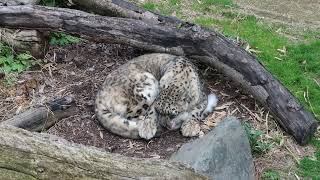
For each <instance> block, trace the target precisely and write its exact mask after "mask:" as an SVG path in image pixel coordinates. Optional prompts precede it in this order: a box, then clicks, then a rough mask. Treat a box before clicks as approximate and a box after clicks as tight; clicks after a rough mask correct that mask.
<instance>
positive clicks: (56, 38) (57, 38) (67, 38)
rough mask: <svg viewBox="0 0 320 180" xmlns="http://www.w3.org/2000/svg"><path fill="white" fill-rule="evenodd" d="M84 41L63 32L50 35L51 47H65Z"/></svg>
mask: <svg viewBox="0 0 320 180" xmlns="http://www.w3.org/2000/svg"><path fill="white" fill-rule="evenodd" d="M81 41H82V39H81V38H78V37H75V36H71V35H68V34H66V33H62V32H52V33H50V45H59V46H65V45H68V44H75V43H78V42H81Z"/></svg>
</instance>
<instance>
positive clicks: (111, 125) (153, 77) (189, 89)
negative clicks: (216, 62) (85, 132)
mask: <svg viewBox="0 0 320 180" xmlns="http://www.w3.org/2000/svg"><path fill="white" fill-rule="evenodd" d="M175 69H176V70H177V71H176V70H175ZM190 71H192V72H190ZM185 73H187V74H188V75H187V76H185V75H186V74H185ZM159 82H160V84H159ZM181 82H183V83H184V84H181ZM185 82H187V83H185ZM169 96H170V97H169ZM174 97H175V98H174ZM210 97H215V96H214V95H209V96H207V95H206V94H205V93H204V92H203V88H202V84H201V83H200V79H199V77H198V74H197V73H196V71H195V70H194V67H193V66H192V64H191V63H189V62H188V61H187V60H185V58H183V57H178V56H173V55H169V54H159V53H154V54H147V55H143V56H139V57H137V58H134V59H132V60H131V61H129V62H128V63H126V64H124V65H122V66H120V67H119V68H118V69H116V70H115V71H113V72H112V73H110V74H109V75H108V76H107V78H106V80H105V82H104V84H103V85H102V89H101V90H100V91H99V92H98V94H97V97H96V115H97V117H98V120H99V121H100V123H101V124H102V126H104V127H105V128H106V129H108V130H109V131H111V132H113V133H115V134H117V135H120V136H123V137H128V138H134V139H137V138H144V139H151V138H152V137H154V136H155V134H156V132H157V130H159V129H161V125H164V126H166V127H169V128H170V129H178V128H180V126H181V131H182V133H183V135H185V136H194V135H195V133H196V132H197V131H198V130H199V125H198V124H197V123H196V121H195V120H198V119H201V118H203V117H202V116H204V115H205V114H207V113H209V112H211V111H212V110H213V107H214V106H215V103H216V102H214V103H212V102H213V101H212V100H210ZM177 98H181V99H177ZM208 98H209V101H208ZM211 99H212V98H211ZM208 102H210V103H211V104H210V103H208ZM207 105H208V106H207Z"/></svg>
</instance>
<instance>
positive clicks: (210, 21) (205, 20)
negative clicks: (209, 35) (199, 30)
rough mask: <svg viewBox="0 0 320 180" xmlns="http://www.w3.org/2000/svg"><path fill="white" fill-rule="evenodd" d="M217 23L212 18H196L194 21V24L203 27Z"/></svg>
mask: <svg viewBox="0 0 320 180" xmlns="http://www.w3.org/2000/svg"><path fill="white" fill-rule="evenodd" d="M216 22H217V21H216V20H215V19H213V18H206V17H198V18H196V19H195V23H196V24H199V25H202V26H205V27H210V26H212V25H214V24H215V23H216Z"/></svg>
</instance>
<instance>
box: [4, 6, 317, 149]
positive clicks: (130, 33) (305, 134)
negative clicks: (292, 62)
mask: <svg viewBox="0 0 320 180" xmlns="http://www.w3.org/2000/svg"><path fill="white" fill-rule="evenodd" d="M0 26H3V27H11V28H25V29H44V30H51V31H66V32H69V33H72V34H77V35H79V36H82V37H84V38H87V39H89V40H93V41H96V42H112V43H119V44H127V45H131V46H135V47H139V48H143V49H146V50H151V51H154V52H166V53H171V54H176V55H185V56H187V57H193V58H195V59H196V60H197V61H198V62H206V63H207V64H210V65H211V66H212V67H218V69H220V70H221V69H222V71H223V72H224V73H225V74H226V75H227V76H229V77H231V78H233V80H234V81H237V82H238V83H239V84H240V85H241V86H242V88H243V90H244V91H248V92H250V93H252V95H253V96H254V97H255V98H256V99H257V100H259V101H260V103H262V104H263V105H265V106H266V107H268V108H269V109H270V111H271V112H272V114H273V115H274V116H275V117H276V119H277V120H278V122H279V124H280V125H281V126H282V127H283V128H284V129H285V130H286V131H287V132H288V133H290V134H291V135H292V136H293V137H294V138H295V139H296V140H297V142H298V143H299V144H306V143H307V142H308V140H309V139H310V137H311V136H312V135H313V134H314V132H315V130H316V127H317V121H316V120H315V117H314V116H313V115H312V114H311V113H310V112H309V111H307V110H306V109H305V108H304V107H303V106H302V105H301V104H300V103H299V102H298V101H297V99H296V98H295V97H294V96H293V95H292V94H291V93H290V92H289V91H288V90H287V89H286V88H285V87H284V86H283V85H282V84H281V83H280V82H279V81H278V80H277V79H275V78H274V77H273V76H272V75H271V74H270V73H269V72H268V71H267V70H266V69H265V68H264V67H263V66H262V65H261V64H260V63H259V62H258V61H257V60H256V58H255V57H254V56H253V55H251V54H249V53H248V52H246V51H245V50H243V49H242V48H240V47H239V46H237V45H236V44H235V43H233V42H232V41H230V40H229V39H227V38H225V37H224V36H222V35H221V34H219V33H216V32H212V31H208V30H206V29H203V28H201V27H199V26H197V25H192V24H188V23H182V24H180V25H179V26H176V27H173V26H171V27H168V26H161V24H159V25H157V24H154V23H148V22H143V21H140V20H134V19H123V18H115V17H103V16H96V15H92V14H88V13H85V12H82V11H76V10H70V9H61V8H46V7H41V6H11V7H1V8H0ZM235 74H236V75H237V76H236V77H235Z"/></svg>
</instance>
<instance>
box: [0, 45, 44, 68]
mask: <svg viewBox="0 0 320 180" xmlns="http://www.w3.org/2000/svg"><path fill="white" fill-rule="evenodd" d="M37 63H38V62H37V61H36V60H35V59H34V58H33V57H32V56H31V55H30V54H29V53H28V52H25V53H20V54H18V55H15V54H14V53H13V52H12V50H11V48H10V47H9V46H7V45H5V44H4V43H1V42H0V71H1V72H3V73H5V74H8V73H11V72H18V73H19V72H22V71H24V70H27V69H29V68H30V67H31V66H33V65H36V64H37Z"/></svg>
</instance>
